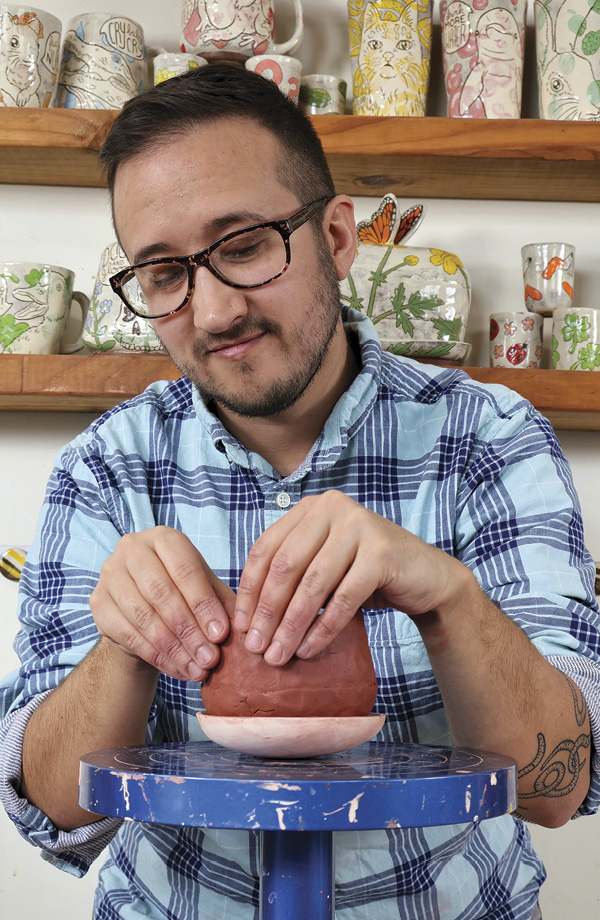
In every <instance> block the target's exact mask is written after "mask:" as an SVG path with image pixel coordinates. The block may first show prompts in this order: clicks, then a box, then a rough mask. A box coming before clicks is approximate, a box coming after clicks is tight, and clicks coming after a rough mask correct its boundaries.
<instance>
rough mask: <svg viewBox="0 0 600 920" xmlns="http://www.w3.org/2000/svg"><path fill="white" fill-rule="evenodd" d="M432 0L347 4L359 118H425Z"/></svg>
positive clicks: (365, 0) (351, 0)
mask: <svg viewBox="0 0 600 920" xmlns="http://www.w3.org/2000/svg"><path fill="white" fill-rule="evenodd" d="M431 6H432V4H431V0H348V30H349V40H350V62H351V65H352V75H353V89H354V99H353V105H352V110H353V112H354V114H355V115H415V116H420V115H425V107H426V97H427V89H428V86H429V66H430V57H431Z"/></svg>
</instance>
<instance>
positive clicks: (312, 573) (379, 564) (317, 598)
mask: <svg viewBox="0 0 600 920" xmlns="http://www.w3.org/2000/svg"><path fill="white" fill-rule="evenodd" d="M467 581H472V582H473V584H474V583H475V580H474V578H473V576H472V574H471V573H470V572H469V571H468V570H467V569H466V568H465V566H463V565H462V563H460V562H458V561H457V560H456V559H453V558H452V557H451V556H449V555H448V554H447V553H444V552H442V551H441V550H439V549H437V548H436V547H432V546H429V545H428V544H427V543H424V542H423V541H422V540H420V539H419V538H418V537H415V536H414V535H413V534H411V533H409V532H408V531H406V530H404V528H402V527H399V526H398V525H397V524H394V523H392V522H391V521H388V520H386V519H385V518H383V517H380V516H379V515H378V514H375V513H374V512H372V511H369V510H367V509H366V508H364V507H363V506H362V505H359V504H358V503H357V502H355V501H353V500H352V499H351V498H348V496H347V495H344V494H343V493H342V492H334V491H330V492H325V493H324V494H323V495H319V496H315V497H312V496H311V497H307V498H304V499H302V500H301V501H300V502H298V504H297V505H296V507H295V508H292V509H291V511H288V512H287V513H286V515H285V516H284V517H283V518H281V519H280V520H279V521H277V522H276V523H275V524H273V525H271V527H269V528H268V529H267V530H266V531H265V532H264V533H263V534H262V535H261V536H260V537H259V539H258V540H257V541H256V543H255V544H254V546H253V547H252V549H251V550H250V553H249V555H248V560H247V562H246V565H245V566H244V571H243V572H242V577H241V580H240V584H239V588H238V595H237V601H236V608H235V609H236V620H235V624H236V627H237V628H238V629H241V630H248V636H247V639H246V645H247V647H248V648H249V649H251V650H252V651H255V652H265V659H266V660H267V661H268V662H269V663H270V664H277V665H281V664H285V662H286V661H289V659H290V658H291V657H292V655H293V654H294V653H295V654H296V655H297V656H298V657H299V658H311V657H312V656H313V655H316V654H317V653H318V652H320V651H321V650H322V649H323V648H325V646H327V645H328V644H329V642H331V640H332V639H333V638H334V636H336V635H337V634H338V633H339V632H340V631H341V630H342V629H343V628H344V626H346V624H347V623H348V622H349V620H350V619H351V618H352V617H353V616H354V614H355V613H356V611H357V610H358V609H359V607H366V608H369V607H395V608H397V609H398V610H402V611H404V612H405V613H407V614H408V615H410V616H418V615H419V614H423V613H428V612H429V611H430V610H434V609H437V608H439V607H440V606H443V605H444V604H446V603H450V602H452V601H454V600H455V599H456V598H457V597H459V596H460V593H461V591H462V590H464V588H465V584H466V583H467ZM323 608H324V609H323ZM321 609H323V613H322V614H321V616H318V613H319V610H321ZM315 620H316V622H315Z"/></svg>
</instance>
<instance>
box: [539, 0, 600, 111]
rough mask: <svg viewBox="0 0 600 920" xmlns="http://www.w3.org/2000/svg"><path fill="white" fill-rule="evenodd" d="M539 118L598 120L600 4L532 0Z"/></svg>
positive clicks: (579, 0) (599, 93)
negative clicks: (533, 0)
mask: <svg viewBox="0 0 600 920" xmlns="http://www.w3.org/2000/svg"><path fill="white" fill-rule="evenodd" d="M534 9H535V44H536V59H537V82H538V100H539V110H540V111H539V114H540V118H548V119H557V120H558V119H560V120H561V121H565V120H566V121H598V120H600V4H599V3H597V2H596V3H594V2H588V0H569V2H568V3H567V2H566V0H544V3H543V4H542V3H539V2H536V3H535V4H534Z"/></svg>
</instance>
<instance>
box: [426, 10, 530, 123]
mask: <svg viewBox="0 0 600 920" xmlns="http://www.w3.org/2000/svg"><path fill="white" fill-rule="evenodd" d="M526 12H527V0H489V2H481V0H468V2H467V3H465V2H464V0H450V2H447V0H442V4H441V7H440V13H441V23H442V66H443V72H444V84H445V87H446V103H447V114H448V115H450V116H454V117H459V118H519V117H520V115H521V94H522V87H523V53H524V48H525V16H526Z"/></svg>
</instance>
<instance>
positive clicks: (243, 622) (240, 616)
mask: <svg viewBox="0 0 600 920" xmlns="http://www.w3.org/2000/svg"><path fill="white" fill-rule="evenodd" d="M233 625H234V626H235V628H236V629H237V630H239V632H246V630H247V629H248V627H249V625H250V617H249V616H248V614H247V613H242V611H241V610H238V611H237V613H236V615H235V617H234V620H233Z"/></svg>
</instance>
